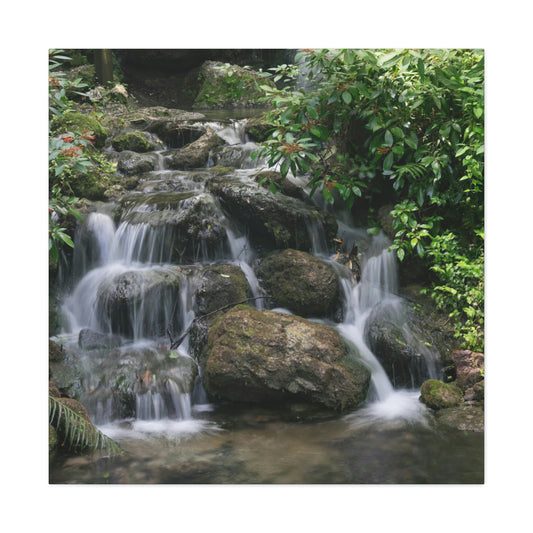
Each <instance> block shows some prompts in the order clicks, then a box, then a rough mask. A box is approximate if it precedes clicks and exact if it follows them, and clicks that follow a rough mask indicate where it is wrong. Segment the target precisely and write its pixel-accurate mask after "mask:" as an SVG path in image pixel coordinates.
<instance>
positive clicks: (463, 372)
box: [451, 350, 485, 390]
mask: <svg viewBox="0 0 533 533" xmlns="http://www.w3.org/2000/svg"><path fill="white" fill-rule="evenodd" d="M451 359H452V361H453V363H454V365H455V371H456V379H457V385H458V386H459V387H460V388H461V389H463V390H466V389H468V388H470V387H472V386H473V385H474V384H475V383H478V382H480V381H483V379H484V370H485V356H484V355H483V354H482V353H478V352H472V351H471V350H455V351H454V352H452V354H451Z"/></svg>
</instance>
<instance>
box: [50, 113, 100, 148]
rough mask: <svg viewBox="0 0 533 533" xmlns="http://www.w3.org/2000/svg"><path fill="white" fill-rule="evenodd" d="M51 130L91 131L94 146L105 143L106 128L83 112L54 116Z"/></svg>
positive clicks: (98, 146)
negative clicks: (93, 137)
mask: <svg viewBox="0 0 533 533" xmlns="http://www.w3.org/2000/svg"><path fill="white" fill-rule="evenodd" d="M52 130H53V131H55V130H57V131H59V132H65V131H74V132H77V133H83V131H84V130H85V132H90V131H92V132H93V135H94V136H95V140H94V142H95V146H96V147H97V148H102V147H103V146H104V144H105V141H106V139H107V136H108V132H107V130H106V129H105V128H104V126H103V125H102V124H101V122H100V121H99V120H98V119H96V118H94V117H92V116H90V115H85V114H83V113H75V112H72V111H68V112H66V113H65V114H64V115H63V116H62V117H56V118H54V120H53V121H52Z"/></svg>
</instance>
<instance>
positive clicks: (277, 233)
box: [208, 176, 337, 251]
mask: <svg viewBox="0 0 533 533" xmlns="http://www.w3.org/2000/svg"><path fill="white" fill-rule="evenodd" d="M208 189H209V190H210V191H211V192H212V193H213V194H214V195H215V196H216V197H217V198H218V199H219V200H220V203H221V205H222V207H223V209H224V210H225V211H227V212H228V213H229V215H230V216H231V218H232V219H233V220H235V221H236V222H237V223H238V224H240V226H241V227H242V229H243V233H245V234H248V235H249V238H250V240H251V241H252V244H253V245H254V246H256V247H258V248H265V249H269V250H273V249H278V248H294V249H297V250H303V251H310V250H312V248H313V244H314V243H313V240H314V238H315V237H316V235H315V233H313V231H312V230H313V229H318V230H319V231H321V234H319V235H318V238H321V239H322V240H324V242H325V243H326V244H328V243H331V242H332V241H333V238H334V237H335V235H336V232H337V222H336V220H335V218H334V217H333V215H330V214H329V213H325V212H323V211H321V210H319V209H318V208H316V207H314V206H311V205H308V204H306V203H304V202H303V201H301V200H298V199H296V198H290V197H288V196H285V195H284V194H281V193H277V194H272V192H270V191H269V190H265V189H263V188H262V187H260V186H258V185H257V184H256V183H254V182H245V181H242V180H239V179H237V178H233V179H232V178H230V177H226V176H222V177H215V178H213V179H212V180H211V181H210V182H209V184H208Z"/></svg>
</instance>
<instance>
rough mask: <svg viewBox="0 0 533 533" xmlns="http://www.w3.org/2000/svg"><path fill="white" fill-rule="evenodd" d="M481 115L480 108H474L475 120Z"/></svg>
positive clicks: (481, 110)
mask: <svg viewBox="0 0 533 533" xmlns="http://www.w3.org/2000/svg"><path fill="white" fill-rule="evenodd" d="M481 115H483V109H482V108H481V107H475V108H474V116H475V117H476V118H480V117H481Z"/></svg>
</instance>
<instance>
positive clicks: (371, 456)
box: [49, 404, 484, 484]
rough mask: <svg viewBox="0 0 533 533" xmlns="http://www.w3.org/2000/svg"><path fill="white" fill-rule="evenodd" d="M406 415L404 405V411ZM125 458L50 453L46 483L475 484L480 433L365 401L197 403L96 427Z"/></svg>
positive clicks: (480, 464)
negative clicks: (351, 405)
mask: <svg viewBox="0 0 533 533" xmlns="http://www.w3.org/2000/svg"><path fill="white" fill-rule="evenodd" d="M402 412H403V413H405V410H403V411H402ZM100 429H101V430H102V431H103V432H104V433H106V434H107V435H108V436H110V437H112V438H114V439H115V440H116V441H117V442H119V443H120V445H121V446H122V447H123V449H124V450H125V452H126V453H125V455H124V456H120V457H115V458H109V457H105V456H101V455H95V456H93V457H86V456H77V457H68V458H56V459H55V460H54V461H53V462H52V463H51V464H50V470H49V480H50V483H52V484H103V483H110V484H480V483H483V482H484V434H483V433H472V432H465V431H458V430H452V429H450V428H447V427H445V426H440V425H438V424H437V423H436V421H435V420H434V419H433V417H432V416H431V415H430V414H428V413H425V414H424V416H420V412H417V413H416V414H415V415H413V413H411V415H410V416H408V417H405V416H395V415H394V412H391V410H390V409H387V408H386V406H383V405H379V404H371V405H369V406H366V407H363V408H361V409H358V410H357V411H355V412H354V413H351V414H349V415H346V416H337V417H331V415H329V414H327V413H321V412H318V411H317V412H315V413H312V414H311V415H310V413H309V412H305V413H304V412H303V411H299V408H298V407H297V406H296V407H294V408H293V409H291V410H289V411H280V410H276V409H267V408H260V407H250V406H236V405H218V406H204V407H203V409H201V410H199V411H195V413H194V416H193V418H192V419H191V420H183V421H172V420H160V421H139V420H124V421H121V422H118V423H114V424H112V425H108V426H102V427H101V428H100Z"/></svg>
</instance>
